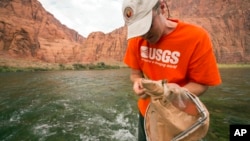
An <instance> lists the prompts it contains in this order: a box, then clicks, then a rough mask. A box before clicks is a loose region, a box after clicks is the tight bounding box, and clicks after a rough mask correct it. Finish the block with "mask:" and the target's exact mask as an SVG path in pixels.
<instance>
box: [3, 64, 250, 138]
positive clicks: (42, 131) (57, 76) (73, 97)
mask: <svg viewBox="0 0 250 141" xmlns="http://www.w3.org/2000/svg"><path fill="white" fill-rule="evenodd" d="M220 71H221V75H222V78H223V84H222V85H220V86H218V87H215V88H211V89H209V91H208V92H207V93H206V94H204V96H202V97H201V100H202V101H203V102H204V104H205V105H206V106H207V108H208V110H209V111H210V121H211V122H210V129H209V132H208V134H207V136H206V138H205V139H204V140H208V141H210V140H211V141H214V140H216V141H227V140H229V125H230V124H250V112H249V110H250V69H249V68H248V69H246V68H240V69H220ZM137 116H138V115H137V106H136V97H135V96H134V95H133V92H132V84H131V82H130V80H129V69H118V70H101V71H100V70H99V71H95V70H94V71H93V70H92V71H51V72H19V73H0V140H1V141H16V140H23V141H26V140H29V141H136V138H137V118H138V117H137Z"/></svg>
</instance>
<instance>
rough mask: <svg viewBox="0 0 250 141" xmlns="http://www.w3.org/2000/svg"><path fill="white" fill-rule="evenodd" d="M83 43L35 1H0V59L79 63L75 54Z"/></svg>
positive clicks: (81, 38)
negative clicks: (31, 59)
mask: <svg viewBox="0 0 250 141" xmlns="http://www.w3.org/2000/svg"><path fill="white" fill-rule="evenodd" d="M84 40H85V38H84V37H82V36H81V35H79V34H78V33H77V32H76V31H74V30H72V29H69V28H67V27H66V26H65V25H62V24H61V23H60V22H59V21H58V20H57V19H55V18H54V16H53V15H51V14H50V13H48V12H46V11H45V9H44V8H43V7H42V5H41V4H40V3H39V2H38V1H37V0H1V1H0V57H1V55H9V56H12V57H19V58H20V57H21V58H30V57H31V58H37V59H41V60H43V61H46V62H62V63H64V62H68V61H71V60H74V59H75V60H77V59H78V60H80V59H81V58H80V57H79V58H78V57H77V54H74V53H75V52H77V50H80V48H81V47H80V45H81V44H83V42H84ZM79 53H80V51H79V52H78V54H79ZM73 54H74V55H73Z"/></svg>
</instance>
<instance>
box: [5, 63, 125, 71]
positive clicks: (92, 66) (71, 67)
mask: <svg viewBox="0 0 250 141" xmlns="http://www.w3.org/2000/svg"><path fill="white" fill-rule="evenodd" d="M106 69H120V66H115V65H106V64H105V63H104V62H99V63H97V64H79V63H76V64H72V65H64V64H59V65H57V66H54V67H11V66H0V72H37V71H55V70H106Z"/></svg>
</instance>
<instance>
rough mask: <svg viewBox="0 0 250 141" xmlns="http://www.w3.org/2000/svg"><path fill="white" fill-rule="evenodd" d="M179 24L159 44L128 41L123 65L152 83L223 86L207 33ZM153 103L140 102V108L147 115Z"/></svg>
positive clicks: (137, 39) (135, 40) (133, 39)
mask: <svg viewBox="0 0 250 141" xmlns="http://www.w3.org/2000/svg"><path fill="white" fill-rule="evenodd" d="M175 22H178V25H177V27H176V29H175V30H174V31H173V32H172V33H170V34H168V35H165V36H163V37H161V39H160V40H159V41H158V42H157V43H156V44H150V43H148V42H147V41H146V40H144V39H143V38H141V37H136V38H132V39H130V40H129V41H128V47H127V51H126V53H125V57H124V63H125V64H127V65H128V66H129V67H130V68H133V69H138V70H141V71H142V72H143V73H144V74H145V75H146V76H147V77H148V78H150V79H152V80H162V79H166V80H167V81H168V82H170V83H177V84H179V85H180V86H183V85H185V84H187V83H188V82H196V83H200V84H204V85H208V86H213V85H218V84H220V83H221V78H220V74H219V71H218V68H217V63H216V59H215V56H214V54H213V49H212V45H211V41H210V38H209V35H208V33H207V32H206V31H205V30H204V29H202V28H200V27H198V26H194V25H191V24H187V23H183V22H180V21H177V20H175ZM149 102H150V99H139V100H138V107H139V110H140V112H141V114H142V115H144V114H145V112H146V108H147V106H148V104H149Z"/></svg>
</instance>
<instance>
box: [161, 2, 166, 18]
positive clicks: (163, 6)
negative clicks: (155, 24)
mask: <svg viewBox="0 0 250 141" xmlns="http://www.w3.org/2000/svg"><path fill="white" fill-rule="evenodd" d="M160 8H161V14H162V15H164V14H167V13H166V11H167V5H166V1H165V0H160Z"/></svg>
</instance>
